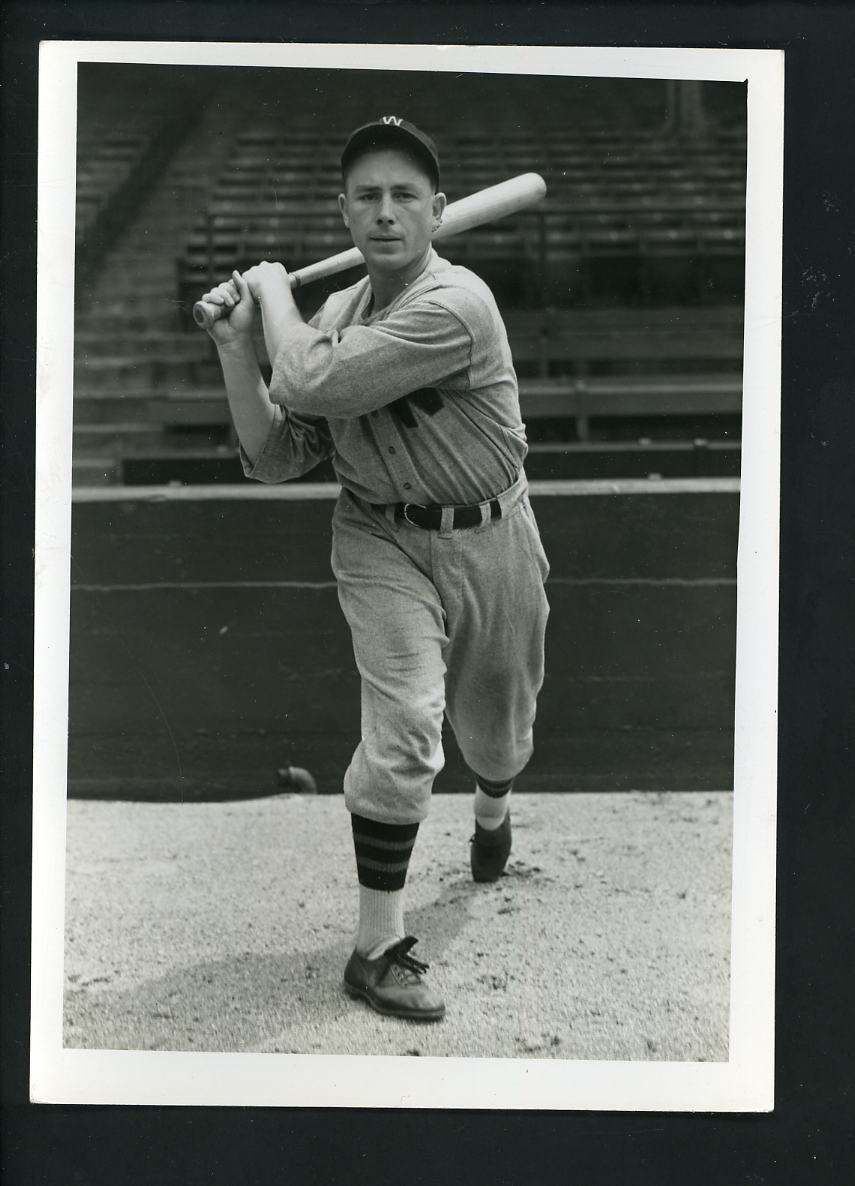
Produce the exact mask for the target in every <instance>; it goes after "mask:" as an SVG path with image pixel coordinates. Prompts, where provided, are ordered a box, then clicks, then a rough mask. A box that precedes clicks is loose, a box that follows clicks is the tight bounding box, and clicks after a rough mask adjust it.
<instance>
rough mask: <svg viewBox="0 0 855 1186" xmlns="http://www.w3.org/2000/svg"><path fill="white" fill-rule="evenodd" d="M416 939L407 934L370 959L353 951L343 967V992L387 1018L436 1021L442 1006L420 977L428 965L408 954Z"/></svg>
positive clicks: (439, 1016) (443, 1014) (441, 1012)
mask: <svg viewBox="0 0 855 1186" xmlns="http://www.w3.org/2000/svg"><path fill="white" fill-rule="evenodd" d="M416 942H417V940H416V939H414V938H413V936H412V935H408V936H407V937H406V938H405V939H401V940H400V941H399V942H398V943H395V944H394V945H393V946H392V947H390V948H388V950H387V951H384V952H383V954H382V955H380V956H378V957H377V959H373V960H370V959H366V958H365V957H364V956H361V955H360V954H359V952H358V951H354V952H353V954H352V955H351V957H350V959H349V960H348V961H347V967H346V968H345V969H344V989H345V992H347V993H348V994H349V995H350V996H352V997H362V998H363V999H364V1000H366V1001H367V1002H368V1004H369V1005H370V1006H371V1008H372V1009H376V1010H377V1012H378V1013H384V1014H386V1016H387V1017H403V1018H406V1019H407V1020H410V1021H439V1020H440V1018H441V1017H444V1016H445V1005H444V1004H443V1003H442V1001H441V1000H440V998H439V997H438V996H437V995H436V993H435V992H432V991H431V990H430V989H429V988H428V987H427V985H426V984H425V983H424V981H423V980H422V974H423V973H424V972H426V971H427V969H428V965H427V964H423V963H422V962H421V960H417V959H415V958H414V957H413V956H412V955H410V954H409V951H410V948H411V947H413V946H414V945H415V944H416Z"/></svg>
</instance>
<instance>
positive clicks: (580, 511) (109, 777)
mask: <svg viewBox="0 0 855 1186" xmlns="http://www.w3.org/2000/svg"><path fill="white" fill-rule="evenodd" d="M681 485H682V489H678V488H679V487H680V486H681ZM687 485H688V488H686V487H687ZM636 486H637V487H638V488H640V489H641V490H642V491H643V492H642V493H636V492H635V491H634V490H632V489H631V488H630V489H628V488H627V484H625V483H624V484H617V483H615V484H613V486H612V487H611V488H609V487H608V486H605V488H604V486H600V487H598V488H597V487H593V486H591V485H586V484H584V483H578V484H576V485H572V484H567V483H563V484H557V483H556V484H555V492H549V493H547V492H546V490H547V489H548V484H544V487H543V488H541V489H535V490H533V493H532V503H533V506H534V508H535V512H536V514H537V517H538V520H539V522H540V526H541V532H542V535H543V539H544V544H545V547H546V550H547V554H548V555H549V558H550V561H551V564H552V572H551V575H550V580H549V585H548V593H549V599H550V603H551V606H552V614H551V617H550V625H549V632H548V638H547V679H546V684H545V687H544V690H543V693H542V697H541V701H540V707H539V715H538V726H537V753H536V755H535V758H534V759H533V761H532V764H531V766H530V767H529V769H528V771H527V772H526V775H525V776H524V778H523V779H521V780H520V789H524V788H525V787H527V788H528V789H531V790H556V791H559V790H561V791H563V790H566V791H573V790H590V789H627V788H639V789H644V788H652V789H674V788H679V789H687V790H692V789H699V788H713V787H715V788H726V787H729V786H730V785H731V779H732V773H731V772H732V752H733V750H732V746H733V688H734V646H735V608H736V586H735V564H736V535H737V521H738V495H737V493H736V489H735V484H734V483H727V482H725V483H716V482H707V483H706V484H704V483H695V484H694V485H693V484H691V483H689V484H685V483H684V484H679V483H676V484H668V483H652V482H648V483H637V484H636ZM252 489H253V493H254V494H255V492H256V490H257V488H252ZM594 491H595V492H594ZM129 495H130V496H129ZM187 495H188V492H187V491H184V492H181V496H180V497H175V498H173V497H164V495H163V493H162V492H161V493H159V494H158V493H156V492H155V493H153V492H152V491H151V490H149V491H140V492H133V493H132V492H130V491H125V492H124V494H123V495H121V496H119V497H117V498H112V497H100V496H99V497H95V498H93V497H91V496H90V497H86V496H81V497H80V498H78V499H76V500H75V503H74V507H73V543H72V555H73V559H72V599H71V668H70V679H71V684H70V697H71V699H70V753H69V776H70V790H71V793H72V794H109V795H125V794H130V795H140V796H149V795H150V796H154V797H159V796H173V795H180V796H185V797H188V798H193V797H205V796H211V795H228V794H230V793H235V794H238V793H249V792H252V791H255V792H257V793H266V792H268V791H271V790H275V787H276V783H275V771H276V768H277V767H280V766H284V765H286V764H287V763H289V762H292V763H294V764H297V765H304V766H308V767H309V768H310V769H311V770H312V771H313V773H314V774H315V776H316V777H317V779H318V783H319V788H320V789H321V790H322V791H337V790H338V789H339V787H340V785H341V776H342V774H343V771H344V768H345V766H346V764H347V761H348V758H349V755H350V753H351V751H352V749H353V746H354V745H355V744H356V742H357V740H358V728H359V683H358V678H357V676H356V673H355V671H354V666H353V660H352V654H351V649H350V639H349V635H348V631H347V628H346V626H345V624H344V622H343V620H342V617H341V614H340V611H339V608H338V603H337V598H336V592H335V587H334V583H333V580H332V577H331V573H330V569H329V549H330V516H331V513H332V506H333V503H332V500H331V498H330V496H329V493H323V494H322V493H319V492H317V490H315V491H312V490H310V489H306V488H304V489H303V490H302V491H301V490H298V489H297V488H296V487H293V488H290V489H289V490H288V491H287V492H281V491H279V490H278V489H277V490H267V491H263V492H260V495H256V496H254V497H247V498H240V497H238V498H234V497H231V498H230V497H224V496H223V495H222V493H216V494H215V495H214V496H213V497H207V496H205V495H204V492H202V495H201V496H199V494H192V493H191V494H190V497H188V496H187ZM448 742H449V743H448V746H447V753H448V766H447V768H446V770H445V771H444V772H443V774H442V775H441V777H440V780H439V782H438V784H437V789H438V790H461V789H464V788H465V787H468V784H469V779H468V777H467V775H466V773H465V771H464V770H463V768H462V766H461V763H460V760H459V756H458V755H457V753H456V747H455V746H454V743H453V739H452V738H451V737H449V739H448Z"/></svg>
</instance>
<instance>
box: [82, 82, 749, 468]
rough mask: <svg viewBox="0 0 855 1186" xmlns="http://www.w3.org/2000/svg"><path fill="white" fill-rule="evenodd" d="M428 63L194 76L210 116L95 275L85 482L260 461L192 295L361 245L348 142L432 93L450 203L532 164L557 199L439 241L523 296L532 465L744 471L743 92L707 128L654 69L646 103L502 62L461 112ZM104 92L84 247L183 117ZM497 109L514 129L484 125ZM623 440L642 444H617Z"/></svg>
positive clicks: (431, 114) (85, 316)
mask: <svg viewBox="0 0 855 1186" xmlns="http://www.w3.org/2000/svg"><path fill="white" fill-rule="evenodd" d="M274 75H275V77H274ZM132 81H133V80H132ZM406 81H407V86H408V87H412V88H415V89H414V90H413V92H412V93H418V104H414V103H413V100H412V96H411V93H410V91H409V90H405V89H402V88H401V83H400V80H398V79H396V78H392V79H387V78H382V79H380V78H377V77H374V76H369V84H368V85H365V80H363V79H362V78H357V77H356V76H355V75H354V76H353V77H350V76H348V77H347V78H343V80H342V79H341V78H340V77H338V76H337V78H336V85H335V87H334V88H333V87H331V88H330V89H329V90H328V91H327V92H325V93H324V94H323V95H321V91H320V88H317V87H316V93H317V95H318V98H316V99H311V98H307V95H306V92H305V91H304V90H302V89H301V86H300V82H299V79H296V78H294V79H291V80H290V81H289V80H288V79H286V80H285V82H284V84H283V77H282V72H272V73H271V75H270V76H269V77H262V76H255V77H254V79H253V82H252V86H251V87H247V86H246V85H245V84H244V83H243V82H242V80H241V79H240V78H237V77H235V76H234V72H231V73H229V72H226V71H213V72H208V73H206V74H205V76H204V79H201V81H200V78H194V79H188V80H185V82H184V83H182V84H181V85H183V86H186V87H187V88H189V89H191V90H192V87H194V86H195V87H197V88H199V87H201V86H202V85H203V84H204V91H205V95H206V103H205V104H204V105H202V104H197V105H195V107H196V108H198V109H199V110H204V114H203V115H202V116H201V117H200V122H199V124H198V126H194V125H193V120H192V119H190V120H186V121H185V122H186V126H185V127H184V128H183V132H182V136H181V137H177V136H176V137H174V138H173V140H171V141H169V143H168V145H167V149H166V156H167V157H168V158H169V159H168V160H166V161H165V162H164V163H155V164H154V165H153V166H152V167H151V168H150V169H149V173H150V174H151V175H150V176H149V177H148V178H147V185H148V184H150V186H151V197H150V199H145V200H143V198H144V197H145V195H144V194H140V193H136V194H133V193H132V196H134V200H135V202H136V216H135V217H134V218H130V216H129V215H128V211H127V209H125V216H126V217H127V218H128V222H127V225H125V226H124V228H122V229H121V233H120V234H117V236H116V241H115V243H113V244H112V246H111V245H110V244H109V243H108V244H107V251H108V258H107V256H104V257H103V258H104V266H103V271H102V275H101V279H100V280H99V281H98V283H93V285H92V286H91V292H90V291H88V290H87V291H86V292H81V291H80V289H79V291H78V309H77V315H76V325H77V333H76V341H75V451H74V457H75V480H76V481H79V482H80V483H82V484H94V483H95V482H97V481H101V482H113V481H116V480H117V479H118V480H121V479H122V478H123V479H124V480H125V481H134V480H144V476H145V474H149V475H151V474H154V473H157V474H158V475H161V477H162V476H163V475H164V474H166V475H170V474H172V476H167V477H166V480H172V481H196V480H207V479H200V478H199V476H198V475H200V474H203V473H205V474H208V475H210V474H211V473H217V474H220V475H221V477H220V478H219V479H217V478H214V479H212V480H228V481H231V480H238V479H239V477H240V474H239V472H238V470H236V468H235V466H236V461H235V457H234V437H233V434H232V432H231V429H230V425H229V420H228V415H227V408H226V401H225V397H224V393H223V391H222V387H221V380H220V376H219V369H218V366H217V363H216V357H215V352H214V351H213V348H212V345H211V343H210V341H209V339H208V338H207V336H206V335H204V334H203V333H201V332H200V331H199V330H198V329H197V328H196V327H195V326H194V325H193V323H192V321H191V319H190V309H191V307H192V303H193V301H194V300H196V299H197V298H198V296H199V295H201V293H202V292H203V291H204V290H205V289H206V288H207V287H209V286H210V285H211V284H212V283H214V282H216V281H217V280H219V279H221V278H222V277H223V276H226V275H228V274H229V273H230V272H231V270H232V268H233V267H235V266H237V267H245V266H248V265H250V264H251V263H254V262H256V261H257V260H258V259H261V258H271V259H277V258H282V259H285V260H286V261H287V262H288V264H289V266H301V265H303V264H307V263H310V262H313V261H315V260H317V259H319V258H323V257H324V256H327V255H330V254H333V253H335V252H338V251H341V250H344V249H345V248H347V247H349V246H350V240H349V237H348V235H347V233H346V231H345V228H344V227H343V225H342V223H341V219H340V217H339V215H338V212H337V210H336V207H335V202H334V196H335V194H336V192H337V191H338V189H339V188H340V179H339V173H338V164H337V157H338V152H339V150H340V145H341V142H342V139H343V136H344V134H345V133H346V131H347V130H348V129H349V128H350V127H352V126H353V123H354V122H360V113H361V112H364V118H365V119H368V118H371V117H372V113H374V114H375V115H376V112H377V111H380V110H389V109H390V107H391V109H392V110H394V109H395V108H396V107H398V108H399V109H402V110H405V111H410V112H412V113H413V115H414V117H415V114H416V112H415V111H414V107H417V110H418V116H417V118H418V120H419V121H420V122H422V123H423V126H426V127H428V128H436V129H443V130H442V136H441V142H442V159H443V178H444V181H443V184H444V186H446V191H447V193H448V196H449V199H450V200H454V199H456V198H459V197H463V196H465V194H466V193H468V192H471V191H473V190H476V189H479V188H482V187H483V186H486V185H490V184H493V183H495V182H497V181H500V180H503V179H504V178H505V177H507V176H509V175H512V174H513V173H516V172H524V171H529V170H531V169H536V170H537V171H539V172H541V173H542V174H543V175H544V177H545V179H546V181H547V185H548V196H547V198H546V200H545V201H544V202H543V203H542V204H540V205H539V206H538V207H537V208H535V209H533V210H531V211H528V212H525V213H524V214H521V215H518V216H515V217H513V218H508V219H505V220H502V221H499V222H496V223H495V224H492V225H489V226H485V227H481V228H477V229H475V230H473V231H471V232H469V233H467V234H466V235H463V236H459V237H457V238H454V239H452V240H448V241H446V243H444V244H443V245H442V247H441V248H440V250H441V251H442V252H443V254H447V255H448V256H449V257H450V258H453V259H454V260H455V261H457V262H460V263H462V264H465V265H467V266H470V267H472V268H473V269H474V270H475V271H477V272H479V274H481V275H482V276H483V277H484V279H485V280H486V281H487V282H488V283H489V284H490V285H491V286H492V287H493V289H494V291H495V293H496V296H497V299H498V300H499V303H500V306H501V308H502V310H503V313H504V314H505V317H506V321H507V323H508V328H509V333H510V337H511V341H512V347H513V351H514V357H515V361H516V363H517V367H518V371H519V374H520V380H521V398H522V405H523V412H524V417H525V419H526V421H527V423H528V425H529V435H530V438H531V440H532V457H531V465H532V466H534V467H537V466H540V465H541V461H540V460H538V459H537V455H538V453H539V452H541V453H542V457H543V458H544V459H545V460H544V461H543V462H542V464H543V465H545V466H547V467H551V469H550V472H552V471H553V470H554V469H555V467H556V466H559V467H565V468H564V469H562V470H561V472H562V474H566V476H573V475H575V474H576V473H579V472H582V471H583V470H584V471H585V472H588V471H589V470H591V471H592V472H593V471H594V470H596V469H597V467H600V469H601V472H603V473H611V472H613V470H614V467H615V466H617V467H618V468H620V466H624V467H629V469H627V470H626V472H632V473H635V472H637V467H639V466H640V467H642V470H641V471H638V472H642V471H643V467H644V466H645V465H647V464H649V463H651V464H652V463H654V462H655V463H660V462H661V463H662V464H663V465H665V468H667V466H668V465H673V466H674V467H676V469H677V470H679V469H680V467H681V466H682V467H688V469H687V472H691V473H695V472H708V471H707V470H704V469H703V467H704V466H707V467H709V466H712V467H713V469H715V467H716V466H718V465H720V464H724V462H723V461H722V459H723V458H725V455H726V458H725V460H726V464H727V465H729V466H731V469H729V470H728V471H727V472H733V471H732V464H733V455H734V448H737V450H738V446H737V445H735V442H736V441H738V432H739V406H740V394H741V393H740V359H741V325H740V311H741V298H742V285H743V268H744V190H745V137H744V126H743V123H742V122H741V121H742V118H743V114H744V113H741V108H740V103H739V99H738V96H737V95H736V92H734V91H731V92H727V93H726V92H725V91H723V90H721V89H720V90H719V91H716V92H715V94H714V96H713V98H714V99H715V103H714V104H713V107H712V110H714V111H715V112H717V113H718V115H717V118H716V119H715V120H711V121H710V122H709V123H708V126H707V127H706V128H705V129H704V130H703V134H695V135H692V134H689V133H688V132H687V129H686V128H684V127H682V126H681V125H680V121H679V120H677V119H674V118H671V116H670V115H669V113H668V111H667V110H666V109H665V108H664V107H663V98H662V96H663V93H664V92H663V87H662V84H659V83H657V82H656V81H655V80H650V81H649V82H647V83H644V82H641V81H639V82H638V83H637V88H636V89H634V90H633V102H632V103H631V104H630V103H627V101H626V98H625V95H624V92H623V91H622V90H621V88H620V86H616V85H615V84H614V80H611V81H610V80H569V81H571V82H574V86H573V87H568V80H566V79H565V80H560V79H559V80H538V79H528V80H527V81H526V82H525V83H523V82H521V81H520V80H516V89H515V91H514V93H513V95H511V94H510V92H509V88H508V87H507V86H506V84H505V83H504V82H503V80H502V79H501V78H498V79H492V80H491V79H490V78H489V77H484V78H477V79H475V80H468V81H467V80H465V79H464V80H456V85H458V86H460V87H463V88H464V91H465V89H466V88H467V87H468V88H469V89H470V90H471V102H469V103H466V102H463V103H461V105H460V108H461V114H460V117H459V118H458V119H457V121H456V122H455V124H454V126H452V127H448V126H447V120H446V119H445V118H444V116H445V109H444V105H443V102H442V101H441V96H440V95H439V93H438V92H437V90H436V88H435V87H434V86H429V85H428V82H429V81H432V80H427V79H426V80H425V82H424V85H421V84H420V83H419V82H418V80H417V81H416V83H412V82H410V80H409V78H407V80H406ZM387 83H388V84H389V85H388V86H387ZM288 85H290V86H291V90H290V91H288ZM420 85H421V90H419V89H418V87H419V86H420ZM710 85H712V84H710ZM395 86H398V87H399V89H398V90H397V91H395V89H394V88H395ZM283 88H284V89H283ZM348 88H352V89H350V90H349V89H348ZM372 88H373V89H372ZM550 88H554V91H555V96H559V95H560V102H559V101H558V100H557V98H550V96H551V95H552V93H553V92H552V90H550ZM148 89H149V91H151V90H152V88H151V86H150V85H149V88H148ZM84 90H85V88H82V90H81V100H82V102H81V108H80V110H81V135H80V138H79V160H80V164H79V170H78V172H79V187H78V237H79V239H80V241H81V243H85V242H86V240H87V238H88V239H90V240H93V241H95V240H98V238H99V237H101V238H102V239H105V236H104V235H102V231H101V230H100V229H99V230H93V228H95V227H96V226H97V225H99V224H98V219H99V218H101V219H102V220H103V217H104V216H103V213H102V214H101V215H100V216H99V215H98V211H97V208H96V206H97V203H96V199H97V200H98V201H101V202H103V201H104V200H105V195H107V194H108V193H110V192H113V190H115V191H116V192H122V190H123V189H124V191H125V192H127V191H128V189H129V188H130V190H131V191H134V188H135V187H134V186H133V185H131V186H130V187H129V186H128V181H127V178H128V177H129V176H135V175H138V173H139V169H140V162H141V161H143V162H147V161H151V160H152V159H153V158H151V157H150V155H149V156H147V155H146V154H147V153H148V152H149V150H148V149H147V148H146V147H145V145H146V144H147V143H149V142H150V140H151V135H152V134H153V135H154V137H155V139H156V138H157V136H158V135H160V136H161V137H163V127H164V122H163V121H164V120H168V119H169V118H170V116H169V114H168V113H169V112H174V111H175V110H176V102H175V95H174V93H173V94H171V95H170V94H169V93H167V90H166V89H164V93H163V95H161V96H160V99H161V100H162V104H163V106H162V109H160V110H161V116H160V117H157V109H158V105H157V103H155V102H154V100H153V99H152V102H151V105H150V106H149V107H147V106H146V104H145V103H141V102H139V96H138V94H137V93H136V91H135V90H134V86H132V85H129V86H128V87H127V90H126V92H124V93H123V92H121V87H120V85H119V80H117V77H114V78H113V79H112V81H111V87H110V88H108V93H109V94H110V96H111V99H112V101H111V104H110V110H109V118H110V121H111V125H112V126H113V129H114V131H115V136H114V135H112V133H111V134H110V135H108V134H107V132H106V130H105V126H104V123H103V120H102V116H103V115H104V88H103V87H102V89H101V92H100V99H99V95H98V93H96V92H97V90H98V88H91V91H92V93H90V94H89V95H88V97H87V95H85V94H84ZM286 92H287V93H286ZM461 93H463V92H461ZM99 103H100V106H101V110H100V111H99V109H98V106H99ZM313 103H314V104H315V109H314V110H313V109H312V104H313ZM178 106H179V107H180V106H181V105H180V104H179V105H178ZM136 108H139V111H136ZM487 110H489V112H490V114H491V117H495V119H494V121H493V122H494V124H495V128H496V132H495V134H493V133H491V134H490V135H485V132H484V113H485V111H487ZM163 112H166V113H167V114H166V115H164V114H163ZM283 112H286V113H287V117H288V118H287V120H286V119H285V118H283ZM319 114H320V118H319ZM158 118H160V121H161V122H160V124H158ZM182 118H183V117H182ZM135 120H136V121H137V122H136V123H135V122H134V121H135ZM206 121H207V122H206ZM143 124H144V125H145V129H147V131H145V129H143ZM125 127H127V129H128V130H129V131H128V136H127V137H125V136H124V133H123V129H124V128H125ZM158 127H159V128H160V131H159V132H158V131H157V128H158ZM134 129H136V131H135V132H134V134H135V135H137V139H136V140H134V139H133V136H131V132H132V131H134ZM141 129H142V130H141ZM152 129H154V132H153V133H152ZM147 136H148V140H147V139H146V137H147ZM167 139H168V137H167ZM105 152H106V159H105V157H104V153H105ZM145 167H146V168H148V165H145ZM120 205H121V204H120ZM105 225H106V224H105V223H103V221H102V222H101V223H100V227H101V228H103V227H104V226H105ZM149 228H151V230H152V234H151V236H150V237H149V234H148V232H149ZM105 241H106V240H105ZM102 255H103V253H102ZM108 267H109V275H108ZM359 274H360V273H359V272H358V271H354V272H351V273H348V274H343V275H341V276H339V277H336V278H334V279H333V280H331V281H328V282H323V283H318V284H315V285H311V286H309V287H307V289H305V290H304V291H302V292H301V293H300V294H299V300H300V303H301V307H302V308H303V309H304V311H305V312H307V313H308V312H311V311H313V309H314V307H316V306H317V304H319V303H320V301H321V300H322V299H323V298H324V296H325V295H326V293H327V292H328V291H330V290H332V288H334V287H338V286H340V285H342V284H346V283H349V282H352V280H353V279H355V278H356V276H357V275H359ZM692 310H694V315H693V314H692ZM699 347H702V348H701V349H699ZM669 426H670V427H669ZM725 432H726V433H727V439H726V440H725V439H724V433H725ZM633 434H634V435H633ZM609 438H611V439H612V440H614V441H615V443H616V445H617V444H619V445H620V448H615V449H614V450H613V451H612V454H611V455H607V452H608V450H607V449H606V448H605V447H604V446H605V445H606V444H607V441H608V439H609ZM630 438H632V439H630ZM647 438H650V440H651V444H650V445H647V444H644V443H642V444H639V443H638V442H639V439H640V440H642V441H644V440H646V439H647ZM665 438H671V439H669V440H667V448H666V441H665ZM696 439H700V440H702V441H709V444H708V445H706V444H702V445H696V444H695V441H696ZM666 452H667V459H666ZM654 454H656V456H655V457H654ZM651 459H652V460H651ZM737 463H738V456H737ZM699 466H700V467H701V469H698V467H699ZM212 467H213V468H212ZM716 472H718V471H716ZM194 474H195V475H196V476H195V477H194V476H193V475H194ZM134 475H136V477H134ZM151 480H155V479H151ZM157 480H161V479H160V478H158V479H157Z"/></svg>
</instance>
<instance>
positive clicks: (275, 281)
mask: <svg viewBox="0 0 855 1186" xmlns="http://www.w3.org/2000/svg"><path fill="white" fill-rule="evenodd" d="M243 278H244V280H245V281H246V283H247V285H248V287H249V291H250V292H251V293H252V295H253V298H254V300H256V301H257V302H258V303H259V304H260V305H264V304H265V303H266V302H267V301H269V300H271V299H272V300H273V301H274V302H275V303H280V302H281V301H282V300H283V299H284V300H286V301H287V299H288V298H289V297H290V295H291V283H290V281H289V279H288V273H287V271H286V270H285V266H284V265H283V264H279V263H276V264H271V263H269V262H268V261H267V260H266V259H263V260H262V261H261V263H260V264H255V265H254V266H253V267H251V268H248V269H247V271H245V272H244V274H243Z"/></svg>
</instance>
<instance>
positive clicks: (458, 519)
mask: <svg viewBox="0 0 855 1186" xmlns="http://www.w3.org/2000/svg"><path fill="white" fill-rule="evenodd" d="M372 505H373V506H374V508H375V510H378V511H385V510H386V507H385V506H384V505H382V504H381V505H377V504H376V503H374V504H372ZM482 506H483V503H478V502H476V503H473V504H472V505H471V506H462V507H453V508H452V509H453V512H454V514H453V516H452V519H451V526H452V528H453V529H454V530H455V531H458V530H460V528H461V527H479V526H480V525H481V519H482V516H481V507H482ZM442 512H443V508H442V507H441V506H430V507H423V506H420V505H419V504H418V503H416V502H398V503H395V518H396V519H399V520H400V519H403V520H404V521H405V522H407V523H412V525H413V526H414V527H421V528H423V529H424V530H425V531H439V529H440V528H441V527H442ZM501 517H502V508H501V505H500V503H499V500H498V498H491V499H490V518H491V519H501Z"/></svg>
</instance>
